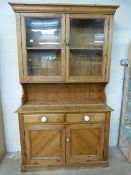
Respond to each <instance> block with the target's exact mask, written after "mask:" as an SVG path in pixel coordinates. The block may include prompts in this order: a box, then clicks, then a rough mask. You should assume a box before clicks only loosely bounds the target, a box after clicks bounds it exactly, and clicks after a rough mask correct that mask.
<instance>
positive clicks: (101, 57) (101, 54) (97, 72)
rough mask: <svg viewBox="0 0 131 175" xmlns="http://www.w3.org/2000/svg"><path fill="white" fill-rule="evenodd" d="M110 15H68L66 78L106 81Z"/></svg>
mask: <svg viewBox="0 0 131 175" xmlns="http://www.w3.org/2000/svg"><path fill="white" fill-rule="evenodd" d="M108 22H109V19H108V16H104V15H97V16H96V15H91V16H88V15H85V14H70V15H69V14H67V15H66V61H67V62H66V64H67V65H66V66H67V69H66V70H67V71H66V72H67V75H66V79H67V81H69V82H104V81H106V72H105V71H106V66H108V65H106V61H107V40H108Z"/></svg>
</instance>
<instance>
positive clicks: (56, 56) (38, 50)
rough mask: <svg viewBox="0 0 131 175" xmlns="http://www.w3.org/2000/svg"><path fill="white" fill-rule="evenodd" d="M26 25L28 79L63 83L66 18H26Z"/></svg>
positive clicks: (38, 16)
mask: <svg viewBox="0 0 131 175" xmlns="http://www.w3.org/2000/svg"><path fill="white" fill-rule="evenodd" d="M53 16H54V15H53ZM24 25H25V37H26V43H25V50H26V54H25V57H24V59H26V60H25V61H24V62H25V65H24V67H25V70H24V74H25V77H26V79H28V77H32V80H36V81H37V80H40V81H42V80H46V81H50V80H51V81H63V80H64V77H65V76H64V59H65V58H64V55H65V53H64V52H65V48H64V45H62V43H63V42H64V41H63V36H64V33H63V32H64V31H63V27H64V26H63V25H64V17H63V16H62V15H61V16H60V15H59V17H52V16H51V15H50V14H49V16H48V15H46V16H45V17H44V16H43V17H42V15H37V16H26V17H25V18H24ZM29 79H30V78H29Z"/></svg>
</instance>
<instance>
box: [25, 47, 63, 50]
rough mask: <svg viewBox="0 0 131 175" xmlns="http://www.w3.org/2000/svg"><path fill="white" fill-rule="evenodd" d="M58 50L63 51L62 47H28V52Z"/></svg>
mask: <svg viewBox="0 0 131 175" xmlns="http://www.w3.org/2000/svg"><path fill="white" fill-rule="evenodd" d="M57 49H59V50H60V49H61V48H60V47H52V48H49V47H27V50H57Z"/></svg>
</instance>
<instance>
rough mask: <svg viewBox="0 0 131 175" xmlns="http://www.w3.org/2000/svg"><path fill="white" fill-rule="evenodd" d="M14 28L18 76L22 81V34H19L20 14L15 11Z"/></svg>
mask: <svg viewBox="0 0 131 175" xmlns="http://www.w3.org/2000/svg"><path fill="white" fill-rule="evenodd" d="M16 29H17V47H18V61H19V78H20V82H22V81H23V76H24V75H23V60H22V59H23V58H22V57H23V56H22V36H21V16H20V14H19V13H16Z"/></svg>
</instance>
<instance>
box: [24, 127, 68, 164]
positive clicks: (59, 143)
mask: <svg viewBox="0 0 131 175" xmlns="http://www.w3.org/2000/svg"><path fill="white" fill-rule="evenodd" d="M25 143H26V154H27V164H38V165H40V164H44V165H54V164H62V163H64V162H65V130H64V126H62V125H33V124H32V125H31V124H30V125H29V124H25Z"/></svg>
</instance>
